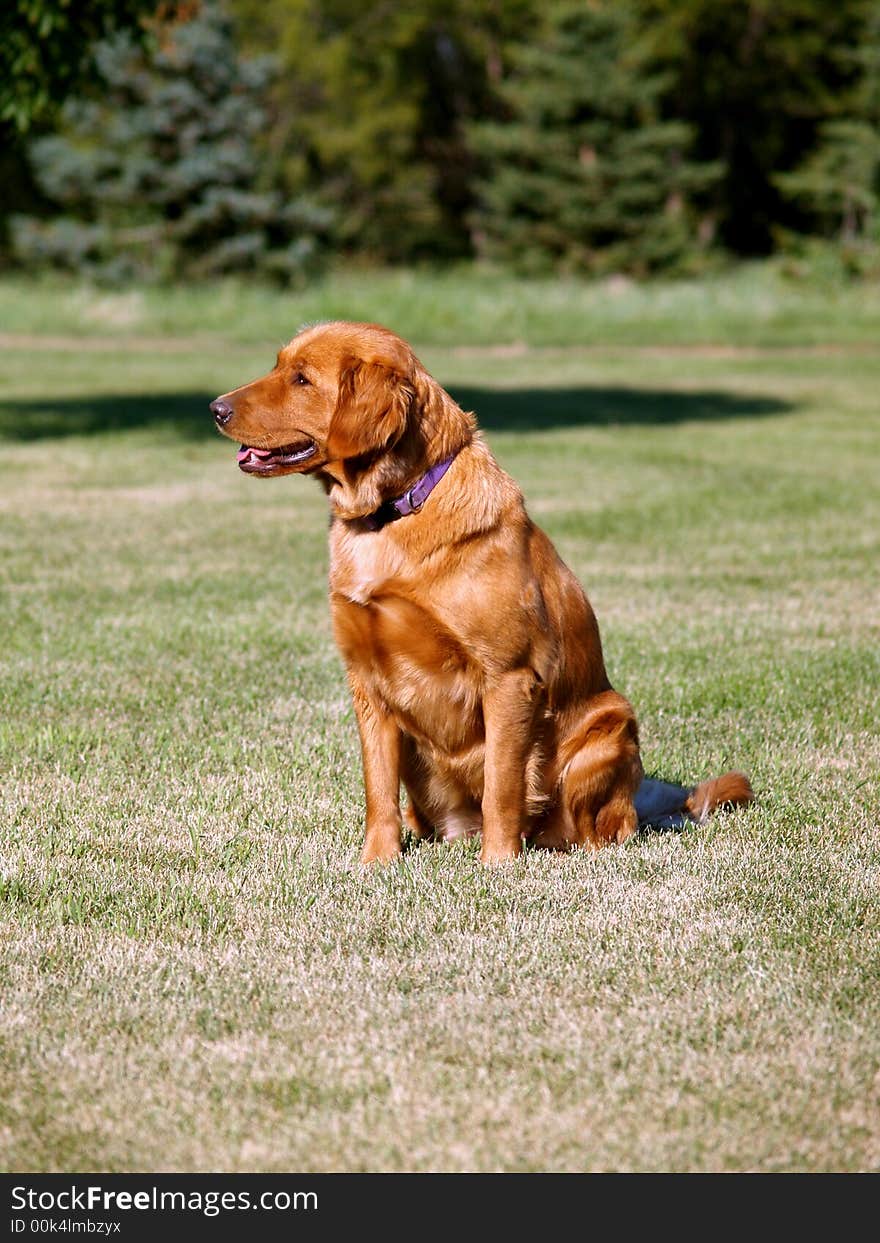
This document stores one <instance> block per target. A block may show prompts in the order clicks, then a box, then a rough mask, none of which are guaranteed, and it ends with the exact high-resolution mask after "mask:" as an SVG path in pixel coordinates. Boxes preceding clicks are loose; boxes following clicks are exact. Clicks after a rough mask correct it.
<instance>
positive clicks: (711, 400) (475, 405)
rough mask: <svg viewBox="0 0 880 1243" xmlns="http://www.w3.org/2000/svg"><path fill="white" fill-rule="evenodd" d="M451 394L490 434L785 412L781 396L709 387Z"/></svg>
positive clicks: (479, 390)
mask: <svg viewBox="0 0 880 1243" xmlns="http://www.w3.org/2000/svg"><path fill="white" fill-rule="evenodd" d="M450 392H451V393H452V394H453V396H454V397H455V400H456V401H457V402H458V403H459V405H461V406H463V407H464V408H465V410H473V411H474V412H475V413H476V416H477V419H478V421H479V423H480V425H481V426H482V427H485V428H486V430H487V431H499V432H501V431H505V432H542V431H550V430H552V429H563V428H567V427H627V426H651V427H662V426H663V425H664V424H665V425H670V426H671V425H672V424H675V423H690V422H713V423H714V422H719V421H721V420H724V419H746V418H756V417H767V416H769V415H779V414H784V413H785V412H786V411H788V410H790V409H791V408H792V403H791V402H787V401H784V400H783V399H782V398H779V397H770V396H766V395H761V394H752V393H750V394H744V393H735V392H725V391H721V390H711V389H707V390H705V391H703V390H701V391H699V392H687V393H683V392H678V391H676V390H674V389H662V388H636V387H633V388H629V387H624V386H617V387H606V386H602V385H597V386H595V387H594V386H592V385H590V386H587V385H579V386H578V387H576V388H513V389H497V388H471V387H465V386H462V387H461V388H458V387H456V386H454V387H453V388H451V389H450Z"/></svg>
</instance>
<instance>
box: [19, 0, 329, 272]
mask: <svg viewBox="0 0 880 1243" xmlns="http://www.w3.org/2000/svg"><path fill="white" fill-rule="evenodd" d="M95 61H96V69H97V73H98V76H99V79H100V83H101V89H100V93H99V94H96V95H94V96H93V97H88V98H82V99H73V100H69V101H68V103H67V104H66V105H65V108H64V125H63V128H62V130H61V131H60V132H59V133H57V134H53V135H51V136H48V137H45V138H41V139H39V140H37V141H36V142H34V143H33V146H32V149H31V162H32V167H33V169H34V171H35V174H36V177H37V180H38V182H39V184H40V187H41V189H42V191H43V193H44V194H45V195H46V197H47V198H48V199H49V200H50V201H52V202H53V203H55V204H57V205H58V206H59V207H61V208H62V209H63V210H64V212H65V213H66V214H65V215H64V216H62V217H61V218H60V219H55V220H53V221H51V222H49V223H45V222H43V221H40V220H35V219H23V220H18V221H15V222H14V229H13V233H14V242H15V247H16V251H17V254H18V256H19V258H20V259H22V260H23V261H26V262H29V263H38V264H39V263H42V264H49V265H53V266H58V267H65V268H71V269H74V270H77V271H85V272H87V273H89V274H91V275H94V276H96V277H98V278H100V279H104V280H110V281H117V280H122V279H128V278H131V277H139V278H157V277H158V278H170V277H172V276H179V275H182V274H189V275H213V274H217V273H222V272H229V271H235V270H249V271H254V270H258V271H260V272H262V273H264V274H276V275H278V276H282V277H289V276H291V275H293V274H295V273H297V272H299V271H301V270H302V269H303V268H304V267H305V266H306V265H307V264H308V263H309V261H310V260H311V259H312V257H313V255H314V253H315V250H316V237H317V234H318V232H319V231H320V230H321V229H322V228H323V227H324V224H325V221H326V213H325V212H324V211H320V210H318V209H316V208H314V207H311V206H309V204H308V203H306V202H305V201H304V200H301V199H292V200H289V201H284V200H283V199H282V196H281V195H280V193H279V192H278V191H277V190H275V189H273V188H272V186H271V184H270V183H269V182H268V180H267V179H264V178H263V177H262V175H261V162H260V157H259V154H258V147H259V142H260V138H261V136H262V135H263V133H264V131H265V129H266V112H265V108H264V106H263V100H264V98H265V95H266V92H267V89H268V86H269V82H270V77H271V73H272V66H271V63H270V61H269V59H268V58H266V57H261V58H254V59H251V60H243V59H241V58H240V57H239V56H238V54H237V52H236V49H235V44H234V42H233V39H232V31H231V26H230V23H229V21H228V19H227V18H226V17H225V16H224V15H223V14H222V13H221V12H220V11H219V10H218V9H217V8H215V7H213V6H208V5H205V6H203V7H202V9H201V10H200V12H199V13H198V14H197V15H196V16H195V17H194V18H193V19H192V20H190V21H186V22H182V23H176V24H174V25H173V26H171V27H170V28H168V29H167V30H166V31H165V32H164V35H163V37H162V39H161V41H160V44H159V46H158V48H157V49H156V50H155V52H154V53H153V55H152V56H150V57H147V56H146V55H145V53H144V51H143V50H142V48H140V47H139V46H138V45H136V44H135V43H134V42H132V40H131V39H130V38H128V37H127V36H126V35H119V36H116V37H114V38H112V39H110V40H108V41H106V42H103V43H101V44H99V45H98V46H97V48H96V52H95Z"/></svg>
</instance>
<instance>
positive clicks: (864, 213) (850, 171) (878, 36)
mask: <svg viewBox="0 0 880 1243" xmlns="http://www.w3.org/2000/svg"><path fill="white" fill-rule="evenodd" d="M865 34H866V37H865V39H864V41H863V43H862V44H861V45H860V46H859V47H857V48H856V49H855V50H854V51H853V53H852V60H853V63H854V64H855V65H856V66H857V70H858V78H857V81H856V85H855V88H854V89H853V91H852V92H851V93H850V95H849V97H848V99H847V104H846V112H845V115H843V116H842V117H841V118H840V119H839V120H834V121H827V122H825V124H824V125H822V126H821V127H820V129H819V141H818V144H817V146H816V147H815V149H814V150H813V151H812V152H811V153H810V154H809V156H808V157H807V159H806V160H805V161H804V163H803V164H802V165H801V166H800V167H799V168H797V169H796V170H795V171H794V172H791V173H782V174H780V175H779V176H778V177H777V179H776V180H777V184H778V186H779V188H780V189H781V191H782V193H783V194H784V195H786V196H787V197H788V198H790V199H793V200H794V201H795V202H797V203H798V204H800V205H801V206H802V207H803V208H805V209H806V210H807V211H808V212H809V213H810V222H809V223H810V225H811V227H812V229H813V230H815V231H818V232H819V233H820V235H822V236H824V237H831V238H836V239H837V240H839V241H840V242H841V243H842V244H843V245H844V247H846V248H848V249H850V248H853V247H856V248H861V249H863V250H865V249H868V250H873V249H875V248H876V247H877V246H878V244H880V3H877V2H876V0H875V2H874V3H873V4H872V6H871V10H870V13H869V18H868V22H867V25H866V31H865Z"/></svg>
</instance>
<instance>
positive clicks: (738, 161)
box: [634, 0, 868, 255]
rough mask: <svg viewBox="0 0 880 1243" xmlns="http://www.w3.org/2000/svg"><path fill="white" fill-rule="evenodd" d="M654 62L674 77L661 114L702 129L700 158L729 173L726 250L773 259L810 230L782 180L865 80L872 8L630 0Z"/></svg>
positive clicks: (820, 2) (717, 195) (839, 0)
mask: <svg viewBox="0 0 880 1243" xmlns="http://www.w3.org/2000/svg"><path fill="white" fill-rule="evenodd" d="M634 3H635V5H636V8H637V12H638V26H639V30H640V32H641V35H642V38H643V39H644V41H645V43H646V45H647V46H646V52H647V54H648V55H649V57H650V59H651V61H652V63H653V64H654V65H656V66H657V67H658V68H659V69H664V70H666V71H668V73H669V75H670V86H669V89H668V91H667V92H666V95H665V98H664V101H663V108H664V116H666V117H674V118H675V119H677V120H681V121H683V122H685V123H686V124H688V125H691V126H692V127H693V129H694V133H695V136H696V141H695V145H694V154H695V157H696V158H697V159H700V160H706V161H718V162H719V163H720V165H721V167H722V169H723V173H722V176H721V178H720V179H719V180H718V182H717V184H716V186H715V189H714V193H713V195H712V203H713V208H714V214H715V216H716V218H717V221H718V231H719V237H720V239H721V241H722V242H723V243H724V245H725V246H727V247H728V248H729V249H730V250H731V251H733V252H734V253H736V254H740V255H755V254H768V253H769V252H770V251H771V250H772V249H773V247H774V240H775V234H776V231H777V230H778V229H779V228H796V227H798V225H799V224H801V223H803V214H802V212H801V209H800V207H799V206H798V204H797V203H795V202H793V201H792V200H791V199H790V198H786V197H785V196H784V195H783V194H782V192H781V190H780V188H779V184H778V182H777V180H776V175H777V174H778V173H779V172H784V171H787V170H790V169H793V168H795V167H797V166H798V165H799V164H800V163H801V162H802V161H803V159H804V158H805V156H806V155H807V154H808V152H809V151H810V150H811V149H812V147H813V146H814V145H815V142H816V139H817V135H818V133H819V129H820V127H821V125H822V124H823V123H824V122H827V121H829V120H833V119H834V118H835V117H837V116H839V115H840V113H841V109H842V108H843V107H844V106H845V101H846V99H847V96H848V92H849V90H850V88H851V86H852V84H853V83H854V81H855V80H856V79H857V77H858V68H857V66H856V65H855V63H854V62H853V59H852V49H853V48H854V47H856V46H858V45H859V44H860V43H861V41H862V39H863V38H864V34H865V19H866V13H867V7H868V6H867V0H835V2H834V3H833V4H829V3H827V0H722V2H719V0H634Z"/></svg>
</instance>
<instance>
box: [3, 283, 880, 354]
mask: <svg viewBox="0 0 880 1243" xmlns="http://www.w3.org/2000/svg"><path fill="white" fill-rule="evenodd" d="M329 318H342V319H363V320H378V321H379V322H380V323H384V324H387V325H388V326H389V327H391V328H394V329H396V330H397V331H398V332H400V333H402V334H403V335H404V336H406V337H408V338H409V339H411V340H415V341H418V342H419V343H420V344H422V345H437V346H447V347H468V346H474V345H489V344H492V345H523V344H525V345H529V346H533V347H534V346H591V345H633V344H639V345H658V344H662V345H688V346H692V345H695V344H702V345H718V344H734V345H738V346H743V345H753V346H760V347H763V346H786V345H787V346H791V345H804V344H815V345H826V346H827V345H840V344H864V345H870V344H872V343H873V342H875V341H876V340H877V336H878V333H880V286H878V285H877V284H876V283H875V284H870V283H862V284H858V283H846V282H842V281H838V280H834V279H831V278H830V277H826V278H825V279H823V280H822V281H821V282H812V283H811V282H808V281H806V280H803V279H800V280H795V279H792V278H786V276H785V275H784V273H783V272H782V271H781V270H780V269H779V268H778V267H775V268H774V267H772V266H770V265H768V264H764V265H755V266H751V267H749V266H746V267H743V268H739V269H736V270H734V271H731V272H725V273H720V274H718V275H717V276H715V277H712V278H706V279H703V280H700V281H696V280H691V281H685V280H681V281H677V282H669V281H666V282H659V281H658V282H656V283H649V284H643V285H639V284H634V283H633V282H631V281H628V280H626V279H624V278H622V277H612V278H611V279H609V280H605V281H598V282H595V283H592V284H589V283H585V282H583V281H578V280H574V279H567V280H566V279H559V278H556V277H553V278H546V279H543V280H540V279H535V280H522V279H516V278H513V277H511V276H509V275H507V274H505V273H502V272H496V271H492V270H491V269H482V268H479V267H462V268H458V269H451V270H443V271H437V272H433V271H401V270H397V271H387V272H383V271H379V272H376V271H369V270H366V271H365V270H361V269H358V268H345V267H340V268H338V269H336V270H335V271H331V272H330V273H329V274H328V275H326V276H325V277H323V278H321V279H318V280H315V281H313V282H311V283H310V284H308V285H307V286H306V287H305V288H303V289H299V290H286V291H282V290H279V289H273V288H267V287H265V286H260V285H257V284H254V283H253V282H246V281H245V282H243V281H236V280H229V281H225V282H220V283H217V284H214V285H200V286H183V285H181V286H179V287H177V288H172V289H163V288H152V289H149V288H148V289H145V290H134V291H125V292H113V291H109V290H106V289H96V288H94V287H91V286H89V285H84V284H82V283H80V282H71V281H63V280H58V279H54V280H52V279H47V280H45V281H43V282H40V283H34V282H33V281H30V280H24V279H14V278H10V277H8V276H7V277H5V278H4V279H2V280H0V333H37V334H51V333H55V334H70V333H73V334H76V335H77V336H83V337H85V336H105V335H113V336H119V337H125V338H137V337H148V338H150V337H152V338H155V337H158V336H166V335H168V336H175V337H181V336H191V337H193V338H197V339H200V340H202V341H206V340H208V339H210V338H211V337H212V336H214V335H219V336H222V337H223V338H224V339H225V340H233V341H242V342H251V343H259V344H260V345H263V346H265V345H267V344H269V345H270V346H274V345H278V344H280V343H281V342H283V341H285V340H287V338H288V337H290V336H292V335H293V334H294V332H296V330H297V329H298V328H299V327H300V325H301V324H303V323H304V322H311V321H313V320H316V319H329ZM192 344H194V342H193V343H192ZM146 345H147V348H149V349H155V348H156V342H155V340H153V341H148V342H146ZM181 345H183V346H185V345H186V343H185V342H179V341H178V342H175V341H170V342H168V343H167V345H166V348H167V349H172V348H175V347H178V348H179V347H180V346H181Z"/></svg>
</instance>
